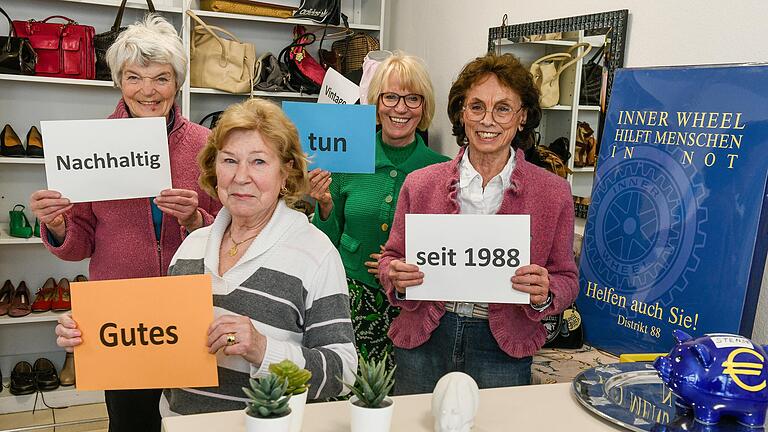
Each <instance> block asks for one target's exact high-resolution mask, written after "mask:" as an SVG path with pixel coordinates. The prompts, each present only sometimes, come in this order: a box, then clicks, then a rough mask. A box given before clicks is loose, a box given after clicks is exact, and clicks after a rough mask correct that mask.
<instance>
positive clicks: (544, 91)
mask: <svg viewBox="0 0 768 432" xmlns="http://www.w3.org/2000/svg"><path fill="white" fill-rule="evenodd" d="M578 48H584V49H583V50H582V51H581V53H579V54H577V55H573V53H574V52H577V50H578ZM591 49H592V46H591V45H590V44H588V43H586V42H582V43H578V44H576V45H574V46H572V47H571V48H570V49H568V52H564V53H555V54H549V55H545V56H544V57H541V58H539V59H538V60H536V61H534V62H533V64H531V75H533V81H534V84H536V87H538V88H539V91H540V92H541V96H539V105H541V107H542V108H550V107H553V106H555V105H557V103H558V102H559V101H560V74H562V73H563V71H565V70H566V69H568V68H569V67H570V66H572V65H573V64H575V63H576V62H577V61H578V60H579V59H581V58H582V57H584V56H585V55H587V53H588V52H589V51H590V50H591Z"/></svg>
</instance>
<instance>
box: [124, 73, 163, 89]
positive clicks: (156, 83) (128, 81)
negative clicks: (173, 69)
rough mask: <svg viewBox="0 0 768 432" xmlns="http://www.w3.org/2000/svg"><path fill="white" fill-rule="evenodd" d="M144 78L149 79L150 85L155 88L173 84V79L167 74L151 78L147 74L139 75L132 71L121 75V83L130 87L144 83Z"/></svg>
mask: <svg viewBox="0 0 768 432" xmlns="http://www.w3.org/2000/svg"><path fill="white" fill-rule="evenodd" d="M144 80H149V82H150V83H151V84H152V86H153V87H154V88H157V89H162V88H166V87H169V86H171V85H173V79H172V78H170V77H167V76H159V77H156V78H152V77H147V76H139V75H136V74H132V73H130V74H125V75H123V84H124V85H127V86H131V87H138V86H140V85H144Z"/></svg>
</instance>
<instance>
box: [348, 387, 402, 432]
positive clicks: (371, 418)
mask: <svg viewBox="0 0 768 432" xmlns="http://www.w3.org/2000/svg"><path fill="white" fill-rule="evenodd" d="M384 400H385V401H388V402H389V406H387V407H384V408H365V407H361V406H357V405H355V404H354V402H355V401H357V397H356V396H352V397H351V398H350V399H349V407H350V410H351V412H350V430H351V431H352V432H389V427H390V426H391V425H392V412H394V410H395V402H394V401H393V400H392V399H391V398H389V397H386V398H384Z"/></svg>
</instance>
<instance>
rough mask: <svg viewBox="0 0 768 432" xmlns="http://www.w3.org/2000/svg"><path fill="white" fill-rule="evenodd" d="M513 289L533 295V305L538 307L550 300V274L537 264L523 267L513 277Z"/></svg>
mask: <svg viewBox="0 0 768 432" xmlns="http://www.w3.org/2000/svg"><path fill="white" fill-rule="evenodd" d="M511 280H512V288H514V289H516V290H518V291H522V292H526V293H528V294H530V295H531V304H534V305H538V304H542V303H544V302H546V301H547V298H549V272H548V271H547V269H546V268H544V267H541V266H539V265H536V264H531V265H527V266H523V267H520V268H518V269H517V271H515V275H514V276H512V279H511Z"/></svg>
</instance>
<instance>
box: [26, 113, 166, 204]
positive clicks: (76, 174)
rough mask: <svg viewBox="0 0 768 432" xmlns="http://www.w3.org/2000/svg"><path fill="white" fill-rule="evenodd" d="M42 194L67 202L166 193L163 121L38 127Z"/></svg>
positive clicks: (44, 124)
mask: <svg viewBox="0 0 768 432" xmlns="http://www.w3.org/2000/svg"><path fill="white" fill-rule="evenodd" d="M40 128H41V130H42V134H43V136H44V137H45V174H46V177H47V180H48V189H52V190H56V191H59V192H61V194H62V196H64V197H66V198H69V200H70V201H71V202H91V201H106V200H117V199H128V198H144V197H153V196H157V195H159V194H160V191H162V190H163V189H169V188H171V167H170V158H169V156H168V134H167V132H166V125H165V118H163V117H153V118H130V119H110V120H67V121H43V122H40Z"/></svg>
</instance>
